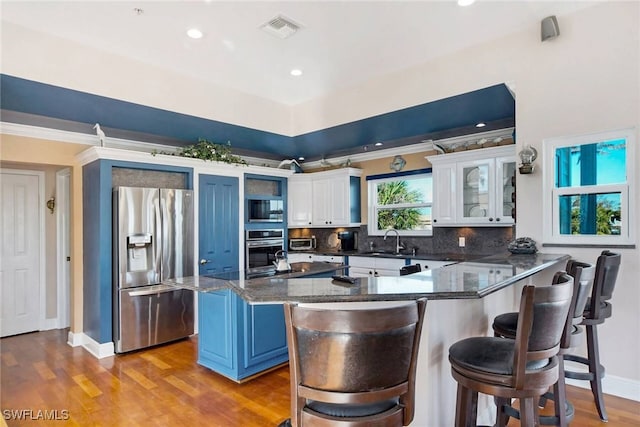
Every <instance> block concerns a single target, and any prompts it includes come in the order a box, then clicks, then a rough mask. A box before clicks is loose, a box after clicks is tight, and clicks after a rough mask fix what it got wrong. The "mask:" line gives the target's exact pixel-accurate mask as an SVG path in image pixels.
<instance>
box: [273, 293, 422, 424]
mask: <svg viewBox="0 0 640 427" xmlns="http://www.w3.org/2000/svg"><path fill="white" fill-rule="evenodd" d="M362 304H366V303H362ZM391 304H392V306H390V307H379V306H377V307H376V306H374V307H367V306H366V305H362V306H361V307H353V308H348V309H347V308H345V309H343V308H336V307H332V308H318V307H317V306H314V305H311V306H301V305H296V304H291V303H286V304H285V305H284V306H285V321H286V325H287V340H288V344H289V369H290V373H291V419H290V420H286V421H284V422H283V423H282V424H280V425H281V426H293V427H337V426H345V427H371V426H376V427H401V426H406V425H409V423H411V421H412V420H413V415H414V406H415V405H414V398H415V375H416V363H417V356H418V347H419V343H420V334H421V330H422V321H423V319H424V312H425V306H426V300H425V299H421V300H418V301H411V302H400V303H391Z"/></svg>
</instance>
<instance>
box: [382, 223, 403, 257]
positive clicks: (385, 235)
mask: <svg viewBox="0 0 640 427" xmlns="http://www.w3.org/2000/svg"><path fill="white" fill-rule="evenodd" d="M391 231H393V232H395V233H396V254H399V253H400V250H401V249H404V246H403V245H402V244H401V243H400V233H398V230H396V229H395V228H389V229H387V231H385V232H384V239H383V240H387V234H389V232H391Z"/></svg>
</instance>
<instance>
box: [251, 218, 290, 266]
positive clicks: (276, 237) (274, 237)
mask: <svg viewBox="0 0 640 427" xmlns="http://www.w3.org/2000/svg"><path fill="white" fill-rule="evenodd" d="M245 247H246V254H245V263H246V269H247V273H248V274H255V273H261V272H266V271H270V270H274V268H275V266H274V264H273V262H274V261H275V260H276V257H275V254H276V252H278V251H281V250H285V246H284V229H281V228H277V229H275V228H274V229H267V230H247V232H246V242H245Z"/></svg>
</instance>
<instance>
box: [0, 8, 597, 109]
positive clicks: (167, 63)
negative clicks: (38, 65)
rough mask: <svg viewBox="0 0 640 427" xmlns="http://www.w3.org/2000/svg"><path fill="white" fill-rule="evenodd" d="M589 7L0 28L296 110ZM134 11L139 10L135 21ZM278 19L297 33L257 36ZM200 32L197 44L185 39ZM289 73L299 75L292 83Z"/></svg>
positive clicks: (87, 19) (12, 12)
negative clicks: (23, 30)
mask: <svg viewBox="0 0 640 427" xmlns="http://www.w3.org/2000/svg"><path fill="white" fill-rule="evenodd" d="M593 4H595V3H593V2H586V1H579V2H572V1H486V0H477V2H476V3H475V4H473V5H471V6H469V7H466V8H462V7H459V6H457V4H456V2H455V0H447V1H410V2H403V1H340V2H337V1H334V2H331V1H288V2H270V1H256V2H245V1H227V2H221V1H211V0H208V1H207V0H204V1H184V0H183V1H143V0H141V1H137V2H131V1H72V2H63V1H51V0H49V1H6V0H2V4H1V6H2V19H3V20H6V21H9V22H12V23H14V24H18V25H21V26H24V27H27V28H31V29H33V30H37V31H41V32H45V33H50V34H52V35H56V36H59V37H63V38H67V39H71V40H75V41H77V42H79V43H82V44H85V45H88V46H91V47H94V48H95V49H100V50H104V51H109V52H112V53H116V54H119V55H122V56H126V57H131V58H135V59H137V60H139V61H143V62H146V63H149V64H153V65H156V66H160V67H164V68H167V69H171V70H174V71H177V72H179V73H182V74H185V75H188V76H191V77H196V78H198V79H202V80H205V81H209V82H211V83H214V84H217V85H221V86H224V87H231V88H235V89H237V90H240V91H243V92H246V93H250V94H254V95H258V96H260V97H264V98H268V99H272V100H275V101H277V102H280V103H283V104H287V105H295V104H299V103H301V102H304V101H307V100H310V99H314V98H318V97H321V96H323V95H325V94H328V93H331V92H334V91H339V90H341V89H344V88H347V87H351V86H355V85H357V84H359V83H361V82H364V81H366V80H369V79H371V78H374V77H376V76H380V75H384V74H387V73H391V72H394V71H397V70H401V69H404V68H408V67H411V66H414V65H417V64H421V63H424V62H427V61H428V60H430V59H432V58H434V57H438V56H442V55H446V54H449V53H452V52H455V51H458V50H460V49H464V48H468V47H470V46H473V45H477V44H480V43H483V42H485V41H488V40H491V39H495V38H498V37H502V36H505V35H508V34H510V33H514V32H517V31H522V29H526V28H531V29H532V37H538V38H539V37H540V35H539V25H540V21H541V20H542V19H543V18H544V17H546V16H549V15H556V16H557V17H558V20H559V23H560V29H561V31H562V18H561V17H562V15H563V14H567V13H571V12H573V11H576V10H578V9H582V8H585V7H589V6H591V5H593ZM135 8H140V9H142V10H143V12H142V13H140V14H138V13H136V12H135V11H134V9H135ZM278 15H284V16H286V17H287V18H290V19H291V20H293V21H295V22H296V23H298V24H300V25H301V26H302V27H303V28H302V30H300V31H299V32H298V33H297V34H295V35H293V36H292V37H291V38H288V39H285V40H281V39H279V38H276V37H275V36H272V35H270V34H267V33H265V32H263V31H262V30H260V26H261V25H262V24H264V23H266V22H267V21H269V20H271V19H272V18H274V17H276V16H278ZM194 26H195V27H198V28H200V29H201V30H202V31H203V32H204V34H205V36H204V37H203V38H202V39H200V40H192V39H189V38H187V37H186V35H185V32H186V30H187V29H188V28H190V27H194ZM292 68H300V69H302V70H303V72H304V74H303V75H302V76H301V77H293V76H291V75H290V74H289V72H290V70H291V69H292Z"/></svg>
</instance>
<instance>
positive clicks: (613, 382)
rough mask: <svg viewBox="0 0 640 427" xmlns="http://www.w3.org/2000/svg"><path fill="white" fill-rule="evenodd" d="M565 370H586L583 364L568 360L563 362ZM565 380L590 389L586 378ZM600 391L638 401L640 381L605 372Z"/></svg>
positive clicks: (639, 398) (569, 383)
mask: <svg viewBox="0 0 640 427" xmlns="http://www.w3.org/2000/svg"><path fill="white" fill-rule="evenodd" d="M565 370H571V371H574V372H588V371H587V369H586V368H585V367H584V366H582V365H578V364H576V363H572V362H569V361H567V362H565ZM565 382H566V383H567V384H568V385H571V386H574V387H580V388H585V389H588V390H590V389H591V386H590V384H589V381H586V380H585V381H583V380H573V379H570V378H566V380H565ZM602 391H603V392H604V393H605V394H611V395H613V396H617V397H622V398H624V399H629V400H635V401H636V402H640V381H636V380H630V379H628V378H623V377H617V376H615V375H608V374H606V373H605V376H604V378H602Z"/></svg>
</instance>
